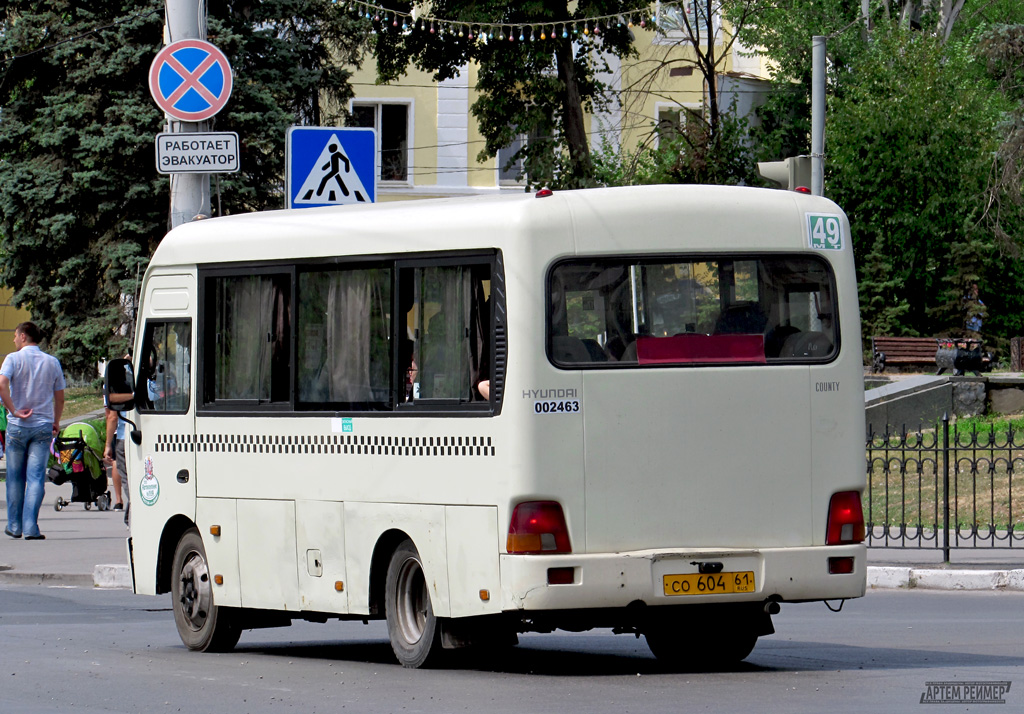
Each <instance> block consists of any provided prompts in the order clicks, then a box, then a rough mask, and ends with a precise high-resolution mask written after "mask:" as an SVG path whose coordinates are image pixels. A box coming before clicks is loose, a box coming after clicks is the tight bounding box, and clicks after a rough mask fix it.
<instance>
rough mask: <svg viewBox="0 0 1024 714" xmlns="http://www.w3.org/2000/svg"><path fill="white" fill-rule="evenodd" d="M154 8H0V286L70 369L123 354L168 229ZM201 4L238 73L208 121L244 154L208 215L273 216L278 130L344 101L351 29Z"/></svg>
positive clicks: (329, 21)
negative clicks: (145, 277)
mask: <svg viewBox="0 0 1024 714" xmlns="http://www.w3.org/2000/svg"><path fill="white" fill-rule="evenodd" d="M163 10H164V5H163V3H162V2H156V1H155V0H146V1H145V2H128V1H127V0H109V1H108V2H103V3H90V2H83V1H82V0H47V1H46V2H28V1H20V2H3V1H0V56H2V57H3V65H2V70H0V71H2V77H0V106H2V107H3V115H2V121H0V258H2V265H0V281H2V283H3V284H4V285H6V286H8V287H10V288H13V289H14V301H15V303H17V304H19V305H23V306H25V307H26V308H28V310H29V311H30V312H31V314H32V316H33V319H34V320H35V321H36V322H38V324H39V325H40V326H41V327H42V328H43V329H44V330H45V331H46V332H47V333H48V334H49V337H50V339H49V342H50V348H51V349H52V350H53V351H54V353H55V354H57V356H58V357H60V359H61V360H62V362H63V363H64V364H65V367H66V369H67V370H68V371H69V372H70V373H71V374H73V375H80V376H86V377H91V376H92V370H93V365H95V361H96V359H98V358H100V357H105V356H109V355H111V354H119V353H121V352H122V351H123V350H124V347H125V343H126V342H127V334H126V332H127V324H128V323H130V321H131V318H132V315H131V312H132V308H133V305H132V296H134V295H135V292H136V290H137V286H138V282H137V281H138V279H139V278H140V277H141V271H143V270H144V269H145V266H146V263H147V262H148V259H149V256H150V255H151V254H152V251H153V250H154V249H155V247H156V245H157V244H158V243H159V241H160V239H161V237H162V236H163V234H164V233H165V232H166V230H167V221H168V200H169V196H168V181H167V179H166V177H164V176H162V175H160V174H158V173H157V172H156V170H155V161H154V147H153V141H154V138H155V135H156V134H157V133H159V132H160V131H163V130H165V122H164V117H163V115H162V113H161V112H160V111H159V110H158V109H157V107H156V105H155V104H154V102H153V99H152V98H151V97H150V95H149V90H148V73H149V67H150V64H151V62H152V60H153V57H154V56H155V55H156V53H157V52H158V51H159V49H160V47H161V46H162V43H163ZM210 11H211V13H212V15H211V17H210V19H209V40H210V41H211V42H213V43H214V44H216V45H218V46H219V47H220V48H221V49H222V50H224V51H225V53H226V54H227V55H228V58H229V60H230V61H231V63H232V67H233V70H234V72H235V76H236V81H235V84H234V91H233V93H232V97H231V100H230V102H229V104H228V107H227V108H226V109H225V111H223V112H221V114H220V115H218V116H217V117H216V121H215V122H214V124H215V127H214V128H215V129H217V130H232V131H237V132H238V134H239V136H240V139H241V145H242V156H241V172H240V173H238V174H228V175H225V176H224V177H223V179H222V180H221V181H220V182H219V183H220V189H221V190H220V201H218V199H217V197H215V198H214V210H215V211H216V207H217V204H218V203H220V204H221V206H222V209H223V212H224V213H229V212H234V211H239V210H261V209H264V208H278V207H282V206H283V161H284V134H285V129H286V128H287V126H288V125H290V124H293V123H311V122H316V121H317V120H319V119H321V118H322V116H323V115H322V110H321V107H322V106H324V105H325V103H326V102H327V101H328V100H330V101H332V102H333V104H332V105H333V106H341V103H342V102H343V101H344V100H345V99H347V98H348V97H349V96H351V91H350V89H349V86H348V77H349V72H348V70H345V69H342V68H341V67H343V66H344V65H353V64H355V63H356V61H357V58H358V54H357V48H358V43H359V42H360V41H362V39H363V38H364V37H365V32H366V28H365V26H364V21H361V20H359V19H358V18H354V17H352V16H351V15H350V14H348V13H344V12H343V11H342V10H341V8H339V7H337V6H336V5H334V3H332V2H331V1H330V0H307V1H306V2H298V1H297V0H265V1H263V2H256V1H250V2H224V3H217V4H214V5H213V7H211V8H210ZM335 53H336V54H335ZM215 186H216V182H215ZM119 328H121V329H119Z"/></svg>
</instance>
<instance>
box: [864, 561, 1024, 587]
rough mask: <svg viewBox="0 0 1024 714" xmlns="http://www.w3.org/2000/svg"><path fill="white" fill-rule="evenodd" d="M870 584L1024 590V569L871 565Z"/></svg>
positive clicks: (879, 585) (880, 585) (869, 570)
mask: <svg viewBox="0 0 1024 714" xmlns="http://www.w3.org/2000/svg"><path fill="white" fill-rule="evenodd" d="M868 587H869V588H872V589H875V588H878V589H881V588H904V589H909V588H920V589H922V590H1011V591H1024V570H941V569H936V568H908V567H880V566H869V567H868Z"/></svg>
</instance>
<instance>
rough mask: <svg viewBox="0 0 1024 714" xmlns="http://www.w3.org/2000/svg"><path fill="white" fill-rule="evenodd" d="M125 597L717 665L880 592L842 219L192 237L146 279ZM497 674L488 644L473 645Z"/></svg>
mask: <svg viewBox="0 0 1024 714" xmlns="http://www.w3.org/2000/svg"><path fill="white" fill-rule="evenodd" d="M139 310H140V311H139V321H138V330H137V338H136V345H135V353H134V354H135V363H134V365H132V366H133V367H134V372H132V371H131V370H128V369H126V368H127V367H128V366H129V365H128V364H127V363H126V362H124V361H122V360H115V361H112V362H111V365H110V367H109V368H108V375H107V388H108V390H109V391H111V392H113V393H115V399H114V401H115V404H116V403H117V399H116V393H122V394H124V395H127V396H129V397H132V398H129V399H127V401H125V402H124V404H123V406H118V407H117V408H118V409H124V411H123V412H122V414H123V415H126V416H127V417H128V418H129V419H130V420H131V421H132V422H133V423H134V427H133V428H132V429H131V439H129V440H128V441H127V444H126V445H127V459H128V471H129V480H130V483H131V489H132V504H131V536H130V538H129V540H128V549H129V555H130V561H131V567H132V574H133V579H134V588H135V591H136V592H137V593H144V594H158V593H165V592H168V591H169V592H171V593H172V594H173V595H172V600H173V609H174V618H175V622H176V624H177V629H178V632H179V633H180V635H181V638H182V640H183V641H184V643H185V644H186V645H187V646H188V647H189V648H192V649H195V650H203V651H206V650H225V649H230V648H231V647H233V646H234V645H235V644H236V642H237V641H238V638H239V635H240V632H241V631H242V630H245V629H251V628H257V627H266V626H275V625H284V624H289V623H290V622H291V621H292V620H293V619H296V618H299V619H305V620H310V621H321V622H322V621H325V620H327V619H328V618H342V619H353V620H369V619H386V621H387V626H388V632H389V635H390V640H391V644H392V648H393V649H394V652H395V655H396V656H397V658H398V660H399V661H400V662H401V663H402V664H403V665H405V666H407V667H419V666H423V665H427V664H430V663H433V662H435V661H437V660H438V659H439V658H441V657H443V655H444V653H445V652H446V650H450V649H454V648H460V647H467V646H476V645H482V644H487V645H488V646H489V647H492V646H495V645H511V644H514V643H515V642H516V641H517V635H518V633H522V632H548V631H552V630H554V629H558V628H560V629H566V630H585V629H589V628H610V629H611V630H613V631H614V632H616V633H633V634H636V635H641V634H642V635H644V636H645V637H646V640H647V643H648V644H649V646H650V649H651V650H652V652H653V653H654V654H655V655H656V656H657V657H658V658H659V659H663V660H665V661H667V662H669V663H672V664H673V665H676V666H684V667H688V666H722V665H728V664H729V663H733V662H737V661H739V660H742V659H743V658H745V657H746V656H747V655H748V654H749V653H750V652H751V650H752V648H753V647H754V645H755V643H756V641H757V639H758V637H761V636H763V635H768V634H771V633H772V632H773V631H774V630H773V626H772V619H771V616H772V614H774V613H776V612H778V611H779V608H780V606H782V605H788V604H790V603H800V602H808V601H828V600H836V601H839V600H843V599H846V598H855V597H859V596H861V595H863V594H864V591H865V577H866V568H865V552H866V551H865V546H864V544H863V542H862V541H863V537H864V521H863V515H862V511H861V499H860V492H861V489H862V488H863V486H864V453H863V447H864V412H863V408H864V407H863V404H864V402H863V372H862V366H861V364H862V357H861V338H860V323H859V317H858V307H857V287H856V282H855V275H854V265H853V251H852V246H851V241H850V227H849V223H848V221H847V219H846V217H845V216H844V214H843V212H842V211H841V210H840V209H839V208H838V207H837V206H836V205H835V204H833V203H832V202H830V201H828V200H826V199H823V198H820V197H815V196H809V195H803V194H800V193H796V192H790V191H777V190H765V189H755V188H736V187H708V186H678V185H674V186H645V187H630V188H601V189H588V190H578V191H564V192H561V191H555V192H552V191H548V190H543V191H540V192H538V193H536V194H532V193H531V194H525V193H524V194H518V195H512V196H500V197H470V198H459V199H438V200H423V201H409V202H394V203H385V204H379V205H365V206H364V205H356V206H340V207H334V208H317V209H302V210H287V211H271V212H265V213H256V214H250V215H239V216H228V217H224V218H216V219H209V220H202V221H196V222H193V223H189V224H187V225H183V226H181V227H178V228H176V229H174V230H173V231H171V232H170V233H169V234H168V235H167V236H166V238H164V240H163V241H162V242H161V244H160V246H159V247H158V248H157V250H156V252H155V254H154V255H153V258H152V261H151V262H150V265H149V268H148V270H147V271H146V274H145V278H144V281H143V285H142V298H141V303H140V308H139ZM487 651H492V650H490V649H488V650H487Z"/></svg>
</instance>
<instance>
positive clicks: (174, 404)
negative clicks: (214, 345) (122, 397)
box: [136, 320, 192, 413]
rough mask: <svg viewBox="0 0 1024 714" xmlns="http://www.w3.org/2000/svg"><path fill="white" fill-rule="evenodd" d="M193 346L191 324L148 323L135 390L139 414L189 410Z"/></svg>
mask: <svg viewBox="0 0 1024 714" xmlns="http://www.w3.org/2000/svg"><path fill="white" fill-rule="evenodd" d="M191 344H192V325H191V323H189V322H188V321H185V320H182V321H174V322H152V321H150V322H147V323H146V331H145V335H144V337H143V343H142V355H141V358H140V365H139V381H138V383H137V387H136V394H137V396H138V397H139V398H138V400H137V401H138V409H139V411H143V412H146V411H152V412H178V413H183V412H187V411H188V408H189V393H190V380H191V369H192V359H191V356H190V350H191Z"/></svg>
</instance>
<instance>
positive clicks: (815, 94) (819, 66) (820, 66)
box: [811, 35, 825, 196]
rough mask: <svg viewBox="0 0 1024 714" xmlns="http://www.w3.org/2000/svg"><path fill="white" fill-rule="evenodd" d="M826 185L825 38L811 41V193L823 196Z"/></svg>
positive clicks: (820, 37)
mask: <svg viewBox="0 0 1024 714" xmlns="http://www.w3.org/2000/svg"><path fill="white" fill-rule="evenodd" d="M824 183H825V38H824V37H822V36H821V35H815V36H814V37H813V38H812V39H811V193H812V194H814V195H815V196H821V195H823V192H824Z"/></svg>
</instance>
